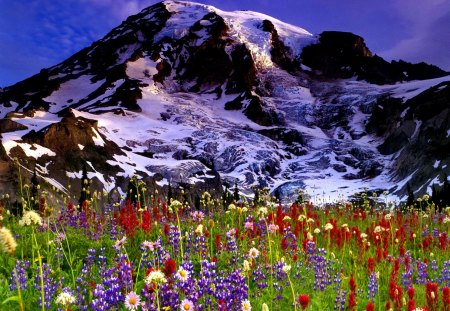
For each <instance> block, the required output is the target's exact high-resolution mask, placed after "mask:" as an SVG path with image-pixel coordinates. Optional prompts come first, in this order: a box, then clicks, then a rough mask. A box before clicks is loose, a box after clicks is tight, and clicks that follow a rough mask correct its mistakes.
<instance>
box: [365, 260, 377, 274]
mask: <svg viewBox="0 0 450 311" xmlns="http://www.w3.org/2000/svg"><path fill="white" fill-rule="evenodd" d="M367 271H368V272H369V274H372V273H373V272H374V271H375V260H373V258H372V257H369V259H367Z"/></svg>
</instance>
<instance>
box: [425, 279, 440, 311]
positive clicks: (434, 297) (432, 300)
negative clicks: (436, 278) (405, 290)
mask: <svg viewBox="0 0 450 311" xmlns="http://www.w3.org/2000/svg"><path fill="white" fill-rule="evenodd" d="M425 291H426V299H427V306H428V307H429V308H430V309H431V310H437V307H438V306H437V302H438V285H437V284H436V283H431V282H427V283H426V284H425Z"/></svg>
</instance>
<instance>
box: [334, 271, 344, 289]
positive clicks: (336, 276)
mask: <svg viewBox="0 0 450 311" xmlns="http://www.w3.org/2000/svg"><path fill="white" fill-rule="evenodd" d="M333 283H334V286H333V289H334V290H336V291H337V290H339V289H340V288H341V286H342V277H341V273H340V272H337V273H335V274H334V277H333Z"/></svg>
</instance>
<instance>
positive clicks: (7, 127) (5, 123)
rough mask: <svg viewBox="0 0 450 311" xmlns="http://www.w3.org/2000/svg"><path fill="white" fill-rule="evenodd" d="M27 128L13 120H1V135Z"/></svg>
mask: <svg viewBox="0 0 450 311" xmlns="http://www.w3.org/2000/svg"><path fill="white" fill-rule="evenodd" d="M27 128H28V127H26V126H25V125H23V124H20V123H18V122H15V121H13V120H10V119H0V134H1V133H7V132H15V131H20V130H26V129H27Z"/></svg>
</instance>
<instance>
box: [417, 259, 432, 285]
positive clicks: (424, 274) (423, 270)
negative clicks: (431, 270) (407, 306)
mask: <svg viewBox="0 0 450 311" xmlns="http://www.w3.org/2000/svg"><path fill="white" fill-rule="evenodd" d="M417 277H418V278H417V283H418V284H425V283H426V282H428V281H429V276H428V265H427V264H426V263H424V262H419V263H418V264H417Z"/></svg>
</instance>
